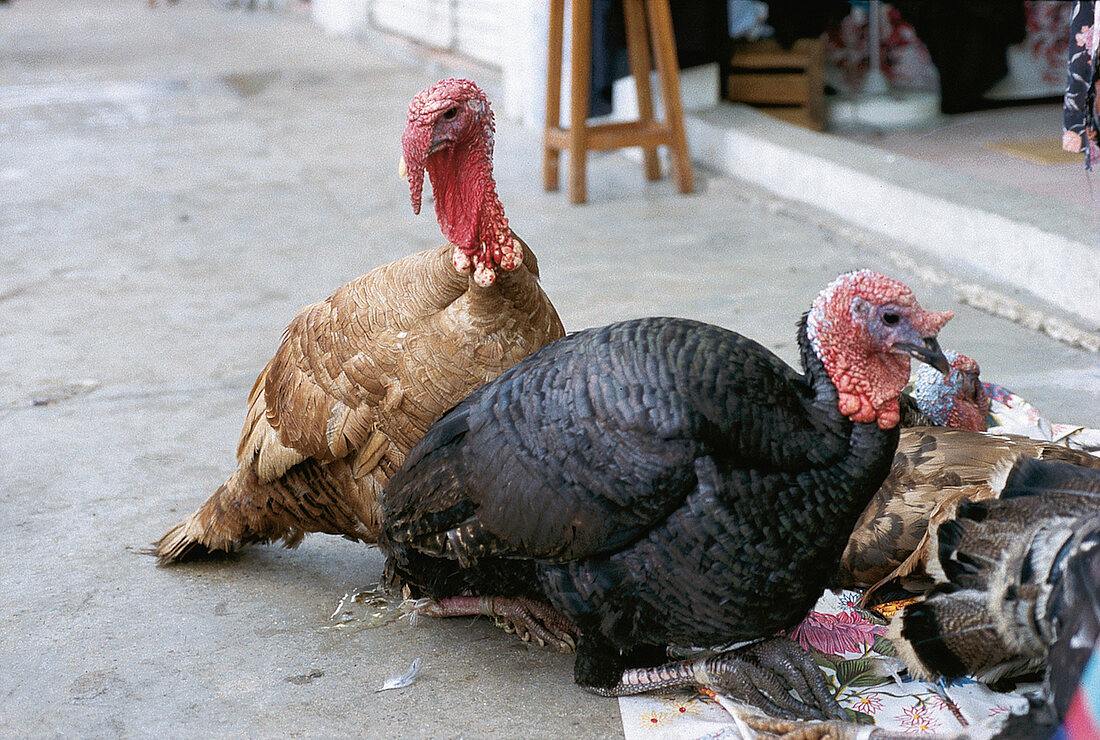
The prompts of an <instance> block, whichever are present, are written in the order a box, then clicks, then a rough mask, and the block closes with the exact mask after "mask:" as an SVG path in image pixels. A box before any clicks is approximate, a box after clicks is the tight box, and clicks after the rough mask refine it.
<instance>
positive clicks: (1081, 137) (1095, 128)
mask: <svg viewBox="0 0 1100 740" xmlns="http://www.w3.org/2000/svg"><path fill="white" fill-rule="evenodd" d="M1069 41H1070V44H1069V62H1068V66H1069V71H1068V74H1067V79H1066V96H1065V99H1064V101H1063V103H1062V111H1063V113H1064V115H1065V123H1064V124H1063V127H1062V131H1063V134H1062V148H1063V149H1065V150H1066V151H1070V152H1084V153H1085V169H1089V170H1090V169H1092V163H1093V162H1094V161H1096V158H1097V157H1098V156H1100V146H1098V144H1097V137H1098V134H1100V121H1098V120H1097V118H1098V116H1100V111H1098V110H1097V103H1096V93H1097V89H1098V87H1100V64H1097V49H1098V48H1100V3H1097V2H1084V1H1082V0H1078V1H1077V2H1075V3H1074V4H1073V15H1072V16H1071V18H1070V35H1069Z"/></svg>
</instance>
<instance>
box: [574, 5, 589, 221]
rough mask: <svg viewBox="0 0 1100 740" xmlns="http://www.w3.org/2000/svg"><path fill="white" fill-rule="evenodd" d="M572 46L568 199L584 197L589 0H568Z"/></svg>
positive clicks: (578, 201)
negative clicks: (571, 20)
mask: <svg viewBox="0 0 1100 740" xmlns="http://www.w3.org/2000/svg"><path fill="white" fill-rule="evenodd" d="M572 8H573V25H572V33H573V38H572V50H573V58H572V64H571V70H570V84H571V88H572V89H571V93H572V95H571V100H572V102H571V103H570V105H569V201H570V202H571V203H584V202H585V201H586V200H587V199H588V194H587V188H586V185H585V174H586V170H587V166H588V162H587V159H588V146H587V145H588V142H587V141H586V139H587V134H588V129H587V123H586V122H587V120H588V85H589V78H590V77H591V74H592V0H572Z"/></svg>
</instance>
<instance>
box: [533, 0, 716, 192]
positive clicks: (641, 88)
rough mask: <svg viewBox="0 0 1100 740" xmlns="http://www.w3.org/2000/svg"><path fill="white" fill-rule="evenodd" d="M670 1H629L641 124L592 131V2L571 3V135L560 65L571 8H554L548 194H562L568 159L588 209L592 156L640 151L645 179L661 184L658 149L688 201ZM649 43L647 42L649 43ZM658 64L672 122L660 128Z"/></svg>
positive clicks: (555, 3)
mask: <svg viewBox="0 0 1100 740" xmlns="http://www.w3.org/2000/svg"><path fill="white" fill-rule="evenodd" d="M668 2H669V0H623V15H624V17H625V20H626V49H627V54H628V56H629V58H630V73H631V75H632V76H633V77H634V85H635V88H636V89H637V91H638V114H639V117H638V120H637V121H628V122H625V123H604V124H598V125H589V124H588V123H587V118H588V87H589V77H590V75H591V73H592V0H572V3H573V6H572V7H573V24H572V68H571V69H570V80H571V83H572V101H571V103H570V106H569V108H570V124H569V128H568V129H563V128H562V127H561V126H560V122H561V57H562V41H563V36H564V26H565V0H550V39H549V54H548V56H547V63H546V132H545V134H544V136H543V169H542V182H543V187H544V188H545V189H546V190H557V189H558V159H559V157H560V156H561V152H562V151H563V150H568V152H569V200H570V202H572V203H584V202H585V200H586V199H587V194H586V192H585V190H586V188H585V169H586V164H587V159H588V152H589V151H590V150H602V149H618V148H620V147H624V146H640V147H642V149H643V152H644V161H645V176H646V179H649V180H656V179H657V178H659V177H660V176H661V170H660V164H659V162H658V160H657V147H658V146H668V147H669V149H670V150H671V154H672V172H673V177H674V178H675V179H676V187H677V188H678V189H679V191H680V192H681V193H690V192H691V191H692V189H693V188H694V182H693V179H692V173H691V160H690V159H689V158H688V149H687V137H686V136H685V135H684V111H683V106H682V105H681V102H680V70H679V67H678V66H677V63H676V41H675V39H674V38H673V36H672V15H671V13H670V12H669V5H668ZM647 36H648V38H647ZM650 41H652V43H653V56H654V59H655V61H656V63H657V77H658V80H659V82H660V85H661V98H662V99H663V100H664V104H665V122H664V123H660V122H658V121H655V120H653V95H652V93H651V91H650V87H649V69H650V54H649V44H650Z"/></svg>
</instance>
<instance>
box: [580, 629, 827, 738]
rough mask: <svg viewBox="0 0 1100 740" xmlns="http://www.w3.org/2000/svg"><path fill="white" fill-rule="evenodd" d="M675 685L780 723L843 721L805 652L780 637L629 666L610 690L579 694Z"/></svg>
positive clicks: (611, 693)
mask: <svg viewBox="0 0 1100 740" xmlns="http://www.w3.org/2000/svg"><path fill="white" fill-rule="evenodd" d="M681 686H702V687H704V688H709V689H712V690H714V691H717V692H720V693H722V694H725V695H727V696H731V697H733V698H735V699H739V700H741V701H744V702H747V703H749V704H752V705H753V706H756V707H759V708H761V709H763V710H764V711H766V712H768V713H769V714H772V715H775V716H778V717H782V718H784V719H818V720H820V719H847V714H846V713H845V711H844V709H843V708H842V707H841V706H840V705H839V704H838V703H837V701H836V699H835V698H833V695H832V692H831V691H830V690H829V685H828V684H827V683H826V682H825V677H824V676H823V675H822V674H821V671H820V670H819V669H818V667H817V665H816V664H815V663H814V662H813V659H812V658H811V657H810V655H809V653H807V652H806V651H805V650H803V649H802V648H801V647H799V646H798V645H797V644H796V643H794V642H792V641H791V640H790V639H788V638H786V637H773V638H769V639H767V640H761V641H760V642H754V643H753V644H751V645H747V646H745V647H742V648H738V649H736V650H730V651H727V652H724V653H719V654H718V655H712V656H710V657H708V658H698V659H696V660H685V661H680V662H676V663H667V664H665V665H661V666H657V667H655V668H630V669H628V670H625V671H623V675H622V678H621V679H620V681H619V683H618V684H617V685H615V686H612V687H611V688H601V687H598V686H585V690H587V691H590V692H592V693H594V694H600V695H602V696H629V695H631V694H642V693H646V692H648V691H655V690H658V689H668V688H677V687H681ZM794 694H797V696H795V695H794Z"/></svg>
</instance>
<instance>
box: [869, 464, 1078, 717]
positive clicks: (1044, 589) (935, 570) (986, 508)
mask: <svg viewBox="0 0 1100 740" xmlns="http://www.w3.org/2000/svg"><path fill="white" fill-rule="evenodd" d="M993 487H994V491H995V493H996V497H995V498H992V499H989V500H986V501H980V502H978V501H966V502H962V503H961V504H960V505H959V506H958V507H957V510H956V511H955V512H954V515H953V517H952V518H950V519H949V520H947V521H945V522H943V523H942V524H939V525H938V526H934V527H932V529H931V545H930V550H931V551H932V554H933V556H932V558H931V559H930V561H929V571H930V572H931V573H932V575H933V577H934V578H935V580H936V586H935V588H933V589H932V590H931V591H930V592H929V593H928V594H927V596H925V597H924V599H923V600H921V601H919V602H917V603H916V604H912V605H909V606H907V607H905V608H904V609H903V610H902V611H900V612H898V614H897V615H895V616H894V618H893V620H892V621H891V623H890V634H889V637H890V639H891V640H892V641H893V642H894V644H895V646H896V647H897V648H898V654H899V656H901V658H902V659H903V660H905V662H906V664H907V665H908V666H909V670H910V672H911V673H912V674H913V675H915V676H918V677H921V678H925V679H927V680H934V679H936V678H938V677H946V678H954V677H958V676H964V675H970V676H973V677H974V678H976V679H977V680H979V681H985V682H993V681H997V680H999V679H1001V678H1003V677H1006V676H1016V675H1020V674H1026V673H1029V672H1032V671H1035V670H1039V669H1042V670H1043V673H1044V678H1043V694H1044V696H1043V699H1042V700H1041V701H1039V702H1035V703H1033V706H1032V708H1031V711H1029V713H1028V715H1026V716H1025V717H1012V718H1010V720H1009V726H1008V727H1007V728H1006V730H1005V732H1004V734H1003V735H1002V736H1006V737H1027V738H1034V737H1048V736H1051V734H1052V733H1053V732H1054V729H1055V728H1056V727H1057V725H1058V722H1059V721H1060V720H1061V718H1062V717H1063V716H1065V714H1066V711H1067V709H1068V708H1069V705H1070V700H1071V698H1072V697H1073V696H1074V690H1075V687H1076V684H1077V682H1078V678H1079V677H1081V673H1082V669H1083V668H1084V667H1085V664H1086V663H1087V662H1088V660H1089V657H1090V655H1091V654H1092V652H1093V649H1094V647H1095V646H1096V644H1097V638H1098V637H1100V580H1098V578H1100V470H1097V469H1095V468H1083V467H1080V466H1075V465H1070V464H1068V463H1064V462H1058V461H1043V460H1035V459H1031V458H1021V459H1019V460H1017V461H1016V463H1015V464H1014V465H1013V466H1012V467H1011V469H1009V467H1008V466H1007V465H1006V466H1003V469H1002V470H1001V471H1000V475H999V476H997V477H995V480H994V482H993ZM1067 736H1075V735H1073V733H1069V734H1068V735H1067ZM1086 736H1091V734H1090V733H1089V731H1087V730H1085V731H1084V732H1083V734H1081V735H1080V737H1086Z"/></svg>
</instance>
